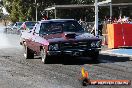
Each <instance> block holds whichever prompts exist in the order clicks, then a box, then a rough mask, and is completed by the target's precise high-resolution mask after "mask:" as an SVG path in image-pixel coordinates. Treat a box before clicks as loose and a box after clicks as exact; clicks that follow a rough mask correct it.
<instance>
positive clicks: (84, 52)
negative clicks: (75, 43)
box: [47, 48, 101, 56]
mask: <svg viewBox="0 0 132 88" xmlns="http://www.w3.org/2000/svg"><path fill="white" fill-rule="evenodd" d="M100 50H101V48H96V49H87V50H83V49H72V50H63V51H47V54H48V55H49V56H67V55H68V56H87V55H88V54H91V53H94V52H99V51H100Z"/></svg>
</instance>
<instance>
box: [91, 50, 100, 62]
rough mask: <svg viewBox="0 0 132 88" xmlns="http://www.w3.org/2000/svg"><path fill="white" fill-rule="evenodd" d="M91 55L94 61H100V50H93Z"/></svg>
mask: <svg viewBox="0 0 132 88" xmlns="http://www.w3.org/2000/svg"><path fill="white" fill-rule="evenodd" d="M90 57H91V59H92V61H96V62H98V61H99V59H98V57H99V51H96V52H93V53H92V54H91V56H90Z"/></svg>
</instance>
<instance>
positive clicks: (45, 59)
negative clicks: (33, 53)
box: [40, 48, 48, 64]
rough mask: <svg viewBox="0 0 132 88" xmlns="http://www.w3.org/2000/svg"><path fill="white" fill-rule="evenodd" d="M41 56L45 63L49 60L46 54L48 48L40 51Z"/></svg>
mask: <svg viewBox="0 0 132 88" xmlns="http://www.w3.org/2000/svg"><path fill="white" fill-rule="evenodd" d="M40 56H41V60H42V62H43V63H44V64H46V63H48V60H47V54H46V50H45V48H42V49H41V51H40Z"/></svg>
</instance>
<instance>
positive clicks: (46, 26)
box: [20, 19, 101, 63]
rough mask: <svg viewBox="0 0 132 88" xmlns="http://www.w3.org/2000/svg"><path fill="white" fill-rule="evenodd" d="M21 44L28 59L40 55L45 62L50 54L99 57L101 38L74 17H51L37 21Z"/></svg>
mask: <svg viewBox="0 0 132 88" xmlns="http://www.w3.org/2000/svg"><path fill="white" fill-rule="evenodd" d="M20 44H21V45H23V46H24V49H25V53H24V56H25V58H26V59H32V58H34V54H36V55H40V56H41V58H42V61H43V62H44V63H47V62H48V60H49V59H48V58H49V57H50V56H65V55H66V56H75V57H76V56H80V57H81V56H83V57H91V58H92V59H93V60H94V61H96V60H97V59H98V55H99V51H100V50H101V39H99V38H96V37H95V36H94V35H92V34H89V33H87V32H85V31H84V29H83V28H82V27H81V25H80V24H79V23H78V22H77V21H75V20H73V19H51V20H43V21H39V22H38V23H36V25H35V27H34V28H33V30H32V31H30V32H23V33H22V35H21V42H20Z"/></svg>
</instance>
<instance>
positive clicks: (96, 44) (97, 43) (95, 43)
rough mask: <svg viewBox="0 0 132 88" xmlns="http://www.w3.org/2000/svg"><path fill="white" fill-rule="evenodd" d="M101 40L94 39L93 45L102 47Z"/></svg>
mask: <svg viewBox="0 0 132 88" xmlns="http://www.w3.org/2000/svg"><path fill="white" fill-rule="evenodd" d="M100 45H101V41H94V42H92V43H91V47H100Z"/></svg>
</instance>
